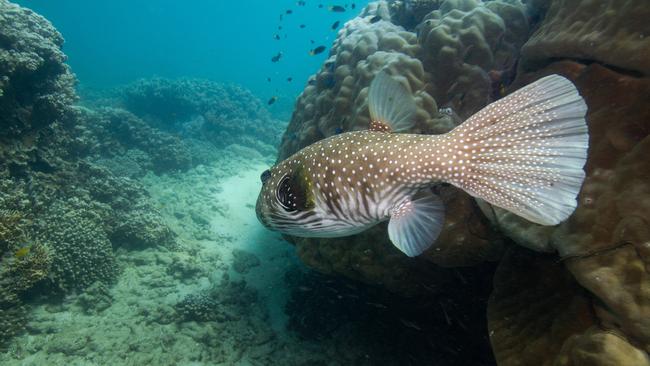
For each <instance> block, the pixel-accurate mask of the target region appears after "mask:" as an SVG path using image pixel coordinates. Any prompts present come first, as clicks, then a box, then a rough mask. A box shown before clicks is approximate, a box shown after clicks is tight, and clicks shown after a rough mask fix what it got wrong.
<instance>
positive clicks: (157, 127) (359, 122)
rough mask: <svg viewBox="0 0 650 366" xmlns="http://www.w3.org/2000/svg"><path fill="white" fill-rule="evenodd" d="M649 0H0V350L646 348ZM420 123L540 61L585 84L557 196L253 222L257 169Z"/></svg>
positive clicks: (538, 352) (474, 107) (480, 352)
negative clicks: (306, 228)
mask: <svg viewBox="0 0 650 366" xmlns="http://www.w3.org/2000/svg"><path fill="white" fill-rule="evenodd" d="M649 18H650V4H648V2H647V0H602V1H590V0H575V1H568V0H526V1H520V0H494V1H478V0H403V1H398V0H391V1H383V0H382V1H370V2H362V1H345V2H339V3H329V2H318V1H310V0H306V1H257V0H250V1H239V2H225V1H207V0H196V1H190V2H188V1H183V2H181V1H168V0H161V1H153V0H152V1H137V2H134V1H126V0H117V1H111V2H96V1H75V0H60V1H42V0H24V1H7V0H0V364H2V365H64V364H74V365H109V364H110V365H149V364H152V365H576V366H577V365H580V366H582V365H585V366H586V365H603V366H604V365H635V366H636V365H650V357H649V356H648V353H649V352H650V264H649V263H650V259H649V258H650V229H649V228H650V159H649V158H648V156H649V154H650V137H648V136H649V135H650V106H649V105H648V100H650V78H649V75H650V24H649V23H648V22H647V19H649ZM381 70H387V71H388V72H389V73H390V74H392V75H399V76H400V77H402V80H404V81H405V82H406V83H407V84H408V86H409V88H410V90H411V92H412V94H413V96H414V97H415V100H416V106H417V113H416V121H415V125H414V127H413V129H412V131H411V132H413V133H423V134H440V133H445V132H447V131H449V130H451V129H452V128H453V127H455V126H457V125H458V124H460V123H461V122H462V121H463V120H465V119H466V118H468V117H469V116H471V115H472V114H474V113H476V112H477V111H479V110H480V109H481V108H482V107H484V106H486V105H488V104H490V103H492V102H494V101H496V100H499V99H500V98H502V97H504V96H506V95H508V94H509V93H511V92H513V91H515V90H517V89H519V88H520V87H522V86H525V85H527V84H529V83H531V82H533V81H535V80H537V79H539V78H541V77H543V76H546V75H550V74H560V75H563V76H565V77H567V78H568V79H570V80H572V81H573V82H574V83H575V85H576V86H577V88H578V90H579V92H580V94H581V95H582V97H583V98H584V99H585V101H586V103H587V105H588V109H589V111H588V114H587V123H588V127H589V135H590V141H589V146H590V147H589V157H588V160H587V164H586V166H585V171H586V173H587V176H586V180H585V183H584V185H583V188H582V191H581V193H580V195H579V196H578V208H577V209H576V211H575V213H574V214H573V215H572V216H571V217H570V218H569V219H568V220H567V221H565V222H563V223H562V224H560V225H558V226H553V227H543V226H539V225H535V224H532V223H530V222H528V221H526V220H524V219H521V218H519V217H517V216H516V215H514V214H512V213H509V212H507V211H505V210H502V209H499V208H497V207H492V206H490V205H488V204H486V203H485V202H480V201H477V200H475V199H473V198H472V197H471V196H469V195H468V194H466V193H464V192H463V191H461V190H459V189H456V188H454V187H452V186H447V185H442V186H437V187H436V190H437V193H439V194H440V196H441V198H442V200H443V202H444V204H445V210H446V219H445V224H444V227H443V230H442V233H441V234H440V237H439V238H438V239H437V241H436V243H435V245H434V247H432V248H431V249H430V250H428V251H426V252H425V253H423V254H422V255H421V256H418V257H416V258H409V257H406V256H405V255H403V253H401V252H399V251H398V250H397V249H396V248H394V247H393V245H392V244H391V243H390V241H389V240H388V237H387V234H386V225H382V224H380V225H378V226H376V227H373V228H371V229H369V230H367V231H365V232H363V233H360V234H358V235H354V236H350V237H342V238H336V239H323V238H296V237H290V236H282V235H280V234H278V233H276V232H271V231H268V230H266V229H265V228H264V227H263V226H262V225H261V224H260V223H259V222H258V220H257V218H256V216H255V201H256V198H257V195H258V193H259V191H260V187H261V185H262V183H261V182H260V174H261V173H262V172H263V171H265V170H266V169H268V168H269V167H270V166H271V165H273V164H274V163H276V162H277V161H280V160H282V159H285V158H286V157H288V156H290V155H291V154H293V153H294V152H296V151H298V150H299V149H301V148H303V147H305V146H308V145H310V144H311V143H313V142H316V141H319V140H321V139H323V138H326V137H329V136H333V135H336V134H339V133H341V132H344V131H352V130H363V129H366V128H367V126H368V124H369V115H368V106H367V104H368V103H367V94H368V93H367V88H368V86H369V85H370V82H371V80H372V79H373V78H374V76H375V75H376V74H377V73H378V72H380V71H381Z"/></svg>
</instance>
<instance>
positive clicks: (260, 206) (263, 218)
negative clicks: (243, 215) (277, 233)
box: [255, 196, 273, 229]
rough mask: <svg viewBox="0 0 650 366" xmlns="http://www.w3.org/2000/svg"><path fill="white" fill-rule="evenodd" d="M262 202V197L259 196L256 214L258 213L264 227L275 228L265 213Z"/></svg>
mask: <svg viewBox="0 0 650 366" xmlns="http://www.w3.org/2000/svg"><path fill="white" fill-rule="evenodd" d="M263 206H264V205H263V203H262V197H261V196H260V197H258V199H257V203H256V204H255V214H256V215H257V220H259V222H260V223H262V225H264V227H266V228H267V229H273V226H271V223H270V222H269V221H268V218H267V216H266V215H264V207H263Z"/></svg>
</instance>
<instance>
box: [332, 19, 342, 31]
mask: <svg viewBox="0 0 650 366" xmlns="http://www.w3.org/2000/svg"><path fill="white" fill-rule="evenodd" d="M339 24H341V22H339V21H338V20H337V21H335V22H334V24H332V29H334V30H336V28H338V27H339Z"/></svg>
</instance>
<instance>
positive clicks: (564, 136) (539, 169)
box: [444, 75, 589, 225]
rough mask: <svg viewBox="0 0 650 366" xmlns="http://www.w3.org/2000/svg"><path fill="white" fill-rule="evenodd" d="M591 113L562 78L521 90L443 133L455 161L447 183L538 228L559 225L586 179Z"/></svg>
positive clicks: (542, 81) (557, 77) (572, 87)
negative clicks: (587, 116) (585, 168)
mask: <svg viewBox="0 0 650 366" xmlns="http://www.w3.org/2000/svg"><path fill="white" fill-rule="evenodd" d="M586 112H587V106H586V104H585V102H584V100H583V99H582V97H581V96H580V95H579V94H578V90H577V89H576V87H575V86H574V85H573V83H571V81H569V80H568V79H566V78H564V77H562V76H559V75H551V76H547V77H545V78H542V79H540V80H538V81H536V82H534V83H532V84H530V85H528V86H526V87H524V88H521V89H519V90H518V91H516V92H514V93H512V94H510V95H508V96H507V97H505V98H503V99H500V100H498V101H496V102H494V103H492V104H490V105H488V106H487V107H485V108H483V109H482V110H481V111H479V112H478V113H476V114H475V115H473V116H472V117H470V118H469V119H468V120H467V121H466V122H464V123H463V124H461V125H460V126H458V127H456V128H455V129H454V130H452V131H451V132H449V133H448V134H447V135H444V136H445V139H449V140H446V141H447V143H449V145H448V146H449V147H450V149H451V150H452V151H453V154H452V155H451V156H452V157H453V160H454V162H450V163H449V164H448V165H447V166H446V167H445V170H446V171H445V173H446V176H447V179H446V180H447V181H449V183H452V184H454V185H456V186H458V187H460V188H462V189H464V190H465V191H467V192H468V193H470V194H471V195H473V196H475V197H479V198H482V199H484V200H485V201H487V202H489V203H491V204H493V205H495V206H499V207H502V208H504V209H506V210H509V211H511V212H513V213H515V214H517V215H519V216H521V217H523V218H525V219H527V220H530V221H532V222H534V223H538V224H542V225H556V224H559V223H560V222H562V221H564V220H565V219H567V218H568V217H569V215H571V214H572V213H573V211H574V210H575V208H576V205H577V201H576V198H577V195H578V193H579V192H580V188H581V186H582V183H583V181H584V179H585V172H584V170H583V167H584V165H585V161H586V159H587V149H588V144H589V135H588V131H587V124H586V121H585V114H586ZM449 169H451V170H449Z"/></svg>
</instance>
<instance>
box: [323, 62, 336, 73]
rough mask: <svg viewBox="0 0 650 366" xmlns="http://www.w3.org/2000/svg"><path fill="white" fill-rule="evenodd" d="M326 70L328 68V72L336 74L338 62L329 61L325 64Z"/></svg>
mask: <svg viewBox="0 0 650 366" xmlns="http://www.w3.org/2000/svg"><path fill="white" fill-rule="evenodd" d="M325 68H326V69H327V70H329V71H330V72H334V70H335V69H336V62H334V61H327V62H326V63H325Z"/></svg>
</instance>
